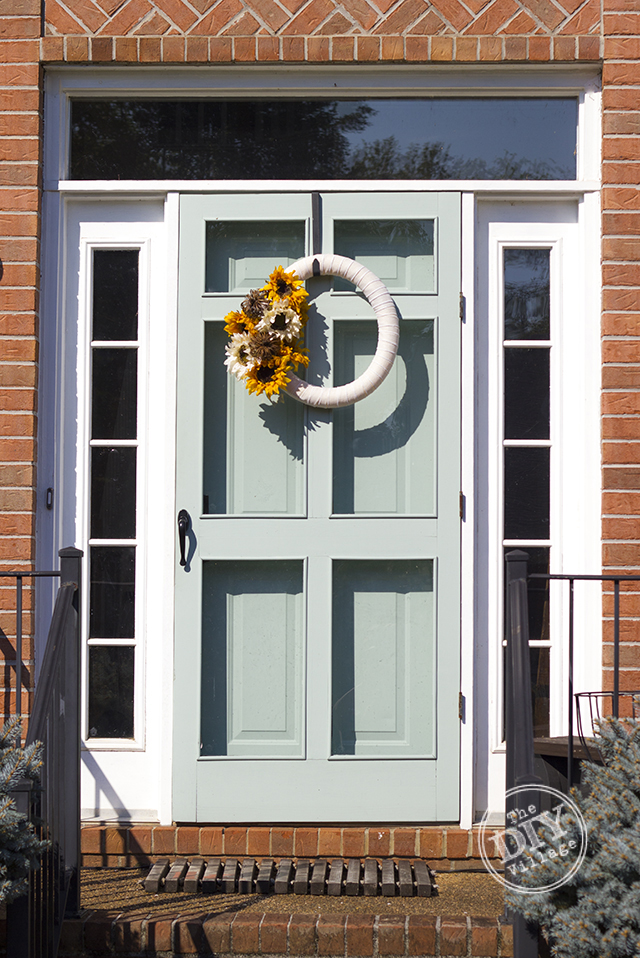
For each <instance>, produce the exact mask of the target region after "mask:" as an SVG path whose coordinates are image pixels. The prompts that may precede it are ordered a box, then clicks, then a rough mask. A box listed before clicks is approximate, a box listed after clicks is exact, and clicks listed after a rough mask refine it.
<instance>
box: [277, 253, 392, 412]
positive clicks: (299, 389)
mask: <svg viewBox="0 0 640 958" xmlns="http://www.w3.org/2000/svg"><path fill="white" fill-rule="evenodd" d="M314 263H317V264H318V265H317V267H316V273H315V275H318V270H319V275H321V276H340V277H342V279H346V280H349V282H350V283H353V284H354V286H357V287H358V289H360V290H361V291H362V292H363V293H364V295H365V296H366V298H367V301H368V302H369V304H370V305H371V306H372V307H373V311H374V313H375V315H376V319H377V321H378V345H377V346H376V351H375V354H374V357H373V359H372V360H371V363H370V364H369V366H368V367H367V368H366V369H365V371H364V372H363V373H362V375H360V376H358V378H357V379H354V381H353V382H351V383H346V384H345V385H344V386H328V387H324V386H311V385H309V383H305V382H304V380H302V379H300V378H299V377H298V376H295V375H292V376H291V381H290V383H289V384H288V385H287V387H286V392H287V393H288V394H289V395H290V396H293V398H294V399H298V400H299V401H300V402H303V403H306V404H307V405H308V406H317V407H320V408H322V409H338V408H339V407H340V406H351V405H353V403H356V402H358V401H359V400H360V399H364V398H365V397H366V396H369V395H370V394H371V393H372V392H373V391H374V389H377V388H378V386H379V385H380V383H381V382H382V381H383V380H384V379H385V378H386V377H387V375H388V374H389V372H390V370H391V367H392V366H393V361H394V359H395V358H396V353H397V351H398V340H399V338H400V326H399V323H398V313H397V310H396V307H395V304H394V302H393V300H392V298H391V294H390V293H389V290H388V289H387V287H386V286H385V285H384V283H383V282H382V281H381V280H379V279H378V277H377V276H375V275H374V274H373V273H372V272H371V270H370V269H367V267H366V266H362V264H361V263H356V261H355V260H353V259H348V258H347V257H346V256H328V255H324V254H320V253H318V254H316V255H315V256H305V257H304V258H303V259H299V260H297V262H295V263H294V264H293V266H287V267H285V269H286V271H287V272H288V273H291V272H293V273H295V274H296V276H297V277H298V279H301V280H305V279H309V277H310V276H313V275H314Z"/></svg>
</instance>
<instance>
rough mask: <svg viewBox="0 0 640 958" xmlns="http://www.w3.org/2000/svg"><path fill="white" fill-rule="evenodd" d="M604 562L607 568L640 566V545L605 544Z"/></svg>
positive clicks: (624, 543) (603, 548) (603, 550)
mask: <svg viewBox="0 0 640 958" xmlns="http://www.w3.org/2000/svg"><path fill="white" fill-rule="evenodd" d="M602 561H603V563H604V564H605V565H607V566H610V565H616V566H634V567H636V566H640V545H637V544H634V545H632V544H630V543H626V542H616V543H604V545H603V547H602Z"/></svg>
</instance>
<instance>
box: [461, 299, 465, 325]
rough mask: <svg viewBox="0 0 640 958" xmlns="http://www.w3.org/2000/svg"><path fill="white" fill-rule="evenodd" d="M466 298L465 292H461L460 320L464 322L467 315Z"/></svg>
mask: <svg viewBox="0 0 640 958" xmlns="http://www.w3.org/2000/svg"><path fill="white" fill-rule="evenodd" d="M465 306H466V300H465V298H464V293H460V322H461V323H464V321H465V315H466V309H465Z"/></svg>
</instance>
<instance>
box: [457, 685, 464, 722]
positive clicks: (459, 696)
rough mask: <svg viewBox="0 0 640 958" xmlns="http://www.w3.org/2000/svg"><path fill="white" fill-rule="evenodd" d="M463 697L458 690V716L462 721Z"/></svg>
mask: <svg viewBox="0 0 640 958" xmlns="http://www.w3.org/2000/svg"><path fill="white" fill-rule="evenodd" d="M464 707H465V698H464V695H463V694H462V692H458V718H459V719H460V721H461V722H464Z"/></svg>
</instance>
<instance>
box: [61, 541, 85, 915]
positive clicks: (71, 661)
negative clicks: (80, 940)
mask: <svg viewBox="0 0 640 958" xmlns="http://www.w3.org/2000/svg"><path fill="white" fill-rule="evenodd" d="M58 555H59V556H60V582H61V583H63V582H75V583H76V585H77V589H76V594H75V599H74V607H75V611H76V614H75V617H74V627H73V628H72V629H69V630H68V633H67V635H66V636H65V643H66V649H65V668H66V679H65V681H66V685H67V696H66V702H65V724H66V727H67V729H68V732H69V734H68V735H66V736H65V743H64V751H65V754H64V770H65V784H66V791H67V798H66V801H65V807H64V835H65V849H64V857H65V865H66V866H67V867H69V868H71V880H70V884H69V893H68V896H67V909H66V913H67V915H68V916H69V917H72V916H75V915H78V914H79V913H80V653H81V642H80V631H81V630H80V624H81V616H82V589H81V587H82V556H83V552H82V550H80V549H75V548H74V547H73V546H70V547H68V548H66V549H61V550H60V552H59V553H58Z"/></svg>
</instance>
